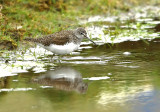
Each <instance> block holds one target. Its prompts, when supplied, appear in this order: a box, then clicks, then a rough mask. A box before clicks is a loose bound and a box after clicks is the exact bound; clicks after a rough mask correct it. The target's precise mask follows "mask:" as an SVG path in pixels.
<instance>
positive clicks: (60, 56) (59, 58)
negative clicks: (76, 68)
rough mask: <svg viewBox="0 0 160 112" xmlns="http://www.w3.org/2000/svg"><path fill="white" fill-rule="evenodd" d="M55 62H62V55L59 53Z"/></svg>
mask: <svg viewBox="0 0 160 112" xmlns="http://www.w3.org/2000/svg"><path fill="white" fill-rule="evenodd" d="M57 62H58V63H61V62H62V55H59V56H58V60H57Z"/></svg>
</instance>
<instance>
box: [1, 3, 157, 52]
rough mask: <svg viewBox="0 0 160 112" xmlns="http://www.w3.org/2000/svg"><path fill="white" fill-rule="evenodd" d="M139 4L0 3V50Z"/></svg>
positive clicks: (126, 9) (15, 46)
mask: <svg viewBox="0 0 160 112" xmlns="http://www.w3.org/2000/svg"><path fill="white" fill-rule="evenodd" d="M143 2H144V1H143V0H129V1H128V0H96V1H93V0H79V1H75V0H67V1H66V0H0V49H14V48H17V46H18V44H19V41H22V40H23V38H24V37H27V36H31V37H36V36H40V35H46V34H51V33H54V32H56V31H60V30H63V29H71V28H75V27H78V26H80V25H79V24H78V20H77V18H86V17H88V16H90V15H97V14H98V15H99V14H112V15H115V14H117V13H118V11H119V10H121V11H128V10H129V9H130V8H131V6H136V5H139V4H142V3H143ZM157 2H158V1H157ZM147 3H148V4H150V3H153V1H152V0H147V1H145V4H147ZM154 3H155V2H154ZM154 3H153V4H154ZM143 4H144V3H143ZM86 25H87V24H84V25H82V26H86Z"/></svg>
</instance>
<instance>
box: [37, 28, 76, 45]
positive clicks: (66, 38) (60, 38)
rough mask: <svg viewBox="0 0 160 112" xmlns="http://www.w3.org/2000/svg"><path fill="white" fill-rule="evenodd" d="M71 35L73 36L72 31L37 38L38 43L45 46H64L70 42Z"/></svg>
mask: <svg viewBox="0 0 160 112" xmlns="http://www.w3.org/2000/svg"><path fill="white" fill-rule="evenodd" d="M71 35H73V32H72V31H61V32H57V33H54V34H51V35H46V36H43V37H41V38H37V43H41V44H42V45H44V46H49V45H50V44H56V45H64V44H66V43H68V42H70V36H71Z"/></svg>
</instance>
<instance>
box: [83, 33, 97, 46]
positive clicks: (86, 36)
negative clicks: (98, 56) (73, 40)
mask: <svg viewBox="0 0 160 112" xmlns="http://www.w3.org/2000/svg"><path fill="white" fill-rule="evenodd" d="M84 36H85V37H86V38H87V39H88V40H89V41H91V42H92V43H93V44H94V45H96V43H95V42H94V41H93V40H91V39H90V38H88V37H87V36H86V35H85V34H84Z"/></svg>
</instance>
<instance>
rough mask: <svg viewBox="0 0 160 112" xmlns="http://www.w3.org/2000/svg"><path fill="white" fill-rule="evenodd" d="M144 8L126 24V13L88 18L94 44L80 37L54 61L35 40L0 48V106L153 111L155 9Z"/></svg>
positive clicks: (49, 111) (42, 111) (157, 96)
mask: <svg viewBox="0 0 160 112" xmlns="http://www.w3.org/2000/svg"><path fill="white" fill-rule="evenodd" d="M152 8H153V7H152ZM144 9H145V10H143V11H141V13H136V15H135V18H134V22H131V21H129V22H130V24H126V21H128V20H130V19H131V18H125V17H129V16H128V15H130V13H129V14H127V16H126V15H125V16H124V15H122V16H120V18H121V19H120V21H119V19H117V18H119V17H113V18H111V17H110V18H109V17H108V18H105V17H104V18H102V20H101V22H102V21H103V20H104V21H105V23H104V24H99V25H97V23H92V24H94V25H93V26H89V27H88V33H89V35H90V36H91V37H93V38H94V39H95V42H96V43H97V44H98V45H97V46H93V45H92V44H91V43H88V42H82V45H81V46H80V48H79V49H78V50H77V51H75V52H73V53H72V55H65V56H63V57H62V58H61V62H60V63H59V61H57V60H58V56H54V57H53V58H52V53H51V52H48V51H45V50H44V49H42V48H40V47H38V46H33V47H31V48H27V49H24V48H23V47H19V49H18V50H17V51H6V52H0V56H1V57H0V112H10V111H15V112H53V111H54V112H159V106H160V102H159V101H160V69H159V67H160V39H158V37H159V36H160V33H159V32H160V28H159V22H160V20H159V19H158V20H157V19H153V18H154V17H155V16H154V15H156V16H158V17H159V15H157V14H159V13H157V12H159V11H160V9H159V8H157V7H154V8H153V9H152V10H150V9H149V8H148V7H146V8H144ZM137 10H139V9H137ZM146 10H150V12H152V11H153V13H152V14H148V13H146V12H147V11H146ZM155 11H157V12H155ZM130 16H133V15H132V14H131V15H130ZM99 17H100V16H98V17H92V18H89V20H88V21H87V22H97V21H99V19H97V18H99ZM100 18H101V17H100ZM96 19H97V20H96ZM132 19H133V18H132ZM106 21H107V22H109V23H106ZM117 21H119V22H120V23H118V24H119V25H120V29H122V30H119V29H118V30H116V27H115V24H117ZM84 22H86V21H82V23H84ZM106 31H110V32H106ZM112 32H113V33H112ZM126 33H127V34H129V35H126ZM112 34H116V38H114V37H115V35H112ZM99 36H100V37H101V39H100V40H98V39H96V38H97V37H99ZM154 38H157V39H154ZM105 43H106V44H105ZM113 43H114V44H113Z"/></svg>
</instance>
